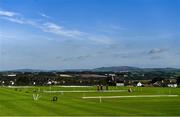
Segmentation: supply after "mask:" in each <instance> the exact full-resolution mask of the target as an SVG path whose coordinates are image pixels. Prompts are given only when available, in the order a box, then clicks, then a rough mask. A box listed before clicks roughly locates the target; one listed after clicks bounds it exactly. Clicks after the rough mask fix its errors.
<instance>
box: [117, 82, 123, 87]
mask: <svg viewBox="0 0 180 117" xmlns="http://www.w3.org/2000/svg"><path fill="white" fill-rule="evenodd" d="M116 86H119V87H123V86H124V83H116Z"/></svg>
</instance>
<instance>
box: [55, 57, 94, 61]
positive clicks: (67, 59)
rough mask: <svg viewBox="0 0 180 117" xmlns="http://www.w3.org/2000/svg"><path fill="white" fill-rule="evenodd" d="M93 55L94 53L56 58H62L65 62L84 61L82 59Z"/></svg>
mask: <svg viewBox="0 0 180 117" xmlns="http://www.w3.org/2000/svg"><path fill="white" fill-rule="evenodd" d="M91 57H93V56H92V55H80V56H75V57H66V58H62V57H61V58H56V59H61V60H62V61H63V62H66V61H82V60H86V59H88V58H91Z"/></svg>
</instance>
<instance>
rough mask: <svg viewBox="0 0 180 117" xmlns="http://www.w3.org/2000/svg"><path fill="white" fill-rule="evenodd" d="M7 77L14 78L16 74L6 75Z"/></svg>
mask: <svg viewBox="0 0 180 117" xmlns="http://www.w3.org/2000/svg"><path fill="white" fill-rule="evenodd" d="M7 76H8V77H16V74H7Z"/></svg>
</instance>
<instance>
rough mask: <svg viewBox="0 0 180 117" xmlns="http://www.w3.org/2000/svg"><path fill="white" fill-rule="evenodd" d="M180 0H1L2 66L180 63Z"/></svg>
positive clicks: (0, 54)
mask: <svg viewBox="0 0 180 117" xmlns="http://www.w3.org/2000/svg"><path fill="white" fill-rule="evenodd" d="M179 45H180V1H179V0H0V70H6V69H22V68H33V69H74V68H77V69H83V68H96V67H102V66H124V65H128V66H136V67H178V68H180V61H179V58H180V46H179Z"/></svg>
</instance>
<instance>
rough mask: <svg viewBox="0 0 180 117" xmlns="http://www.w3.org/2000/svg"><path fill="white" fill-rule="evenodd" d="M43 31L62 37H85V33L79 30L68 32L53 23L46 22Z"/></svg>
mask: <svg viewBox="0 0 180 117" xmlns="http://www.w3.org/2000/svg"><path fill="white" fill-rule="evenodd" d="M42 30H43V31H44V32H50V33H54V34H57V35H61V36H67V37H73V38H75V37H79V36H82V35H84V34H85V33H83V32H81V31H78V30H67V29H65V28H64V27H62V26H59V25H57V24H55V23H52V22H46V23H44V24H43V25H42Z"/></svg>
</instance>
